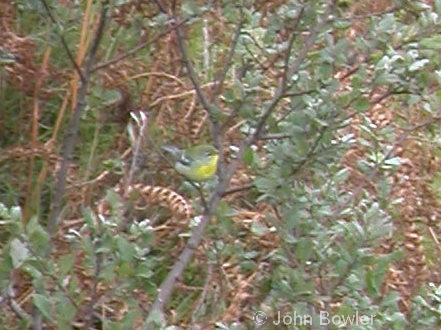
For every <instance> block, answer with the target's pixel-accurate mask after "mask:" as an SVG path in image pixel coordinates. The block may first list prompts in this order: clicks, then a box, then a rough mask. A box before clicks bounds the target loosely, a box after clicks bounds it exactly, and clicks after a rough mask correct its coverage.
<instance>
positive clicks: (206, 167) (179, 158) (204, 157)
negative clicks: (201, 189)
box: [161, 144, 219, 181]
mask: <svg viewBox="0 0 441 330" xmlns="http://www.w3.org/2000/svg"><path fill="white" fill-rule="evenodd" d="M161 149H162V150H164V151H167V152H169V153H170V154H171V155H172V156H173V158H174V159H175V166H174V167H175V170H176V171H177V172H178V173H180V174H182V175H183V176H185V177H186V178H187V179H190V180H191V181H206V180H209V179H211V178H212V177H214V175H215V174H216V170H217V161H218V158H219V154H218V151H217V150H216V148H215V147H213V146H212V145H208V144H202V145H198V146H195V147H191V148H189V149H186V150H181V149H179V148H178V147H175V146H172V145H164V146H162V148H161Z"/></svg>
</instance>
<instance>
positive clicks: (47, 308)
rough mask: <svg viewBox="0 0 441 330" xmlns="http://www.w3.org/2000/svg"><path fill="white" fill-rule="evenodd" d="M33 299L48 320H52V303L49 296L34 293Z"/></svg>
mask: <svg viewBox="0 0 441 330" xmlns="http://www.w3.org/2000/svg"><path fill="white" fill-rule="evenodd" d="M32 300H33V302H34V305H35V306H36V307H37V308H38V310H39V311H40V312H41V314H42V315H43V316H44V317H45V318H46V319H48V320H51V321H52V316H51V309H52V304H51V301H50V299H49V298H47V297H46V296H44V295H41V294H38V293H34V294H33V295H32Z"/></svg>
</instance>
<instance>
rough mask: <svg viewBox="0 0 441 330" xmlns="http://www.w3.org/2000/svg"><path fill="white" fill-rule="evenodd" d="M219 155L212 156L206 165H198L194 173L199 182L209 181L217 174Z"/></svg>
mask: <svg viewBox="0 0 441 330" xmlns="http://www.w3.org/2000/svg"><path fill="white" fill-rule="evenodd" d="M218 158H219V157H218V155H213V156H210V158H209V160H208V162H207V163H206V164H204V165H197V166H196V168H195V169H194V171H195V172H196V175H195V176H197V177H198V178H199V180H207V179H210V178H211V177H212V176H214V175H215V174H216V170H217V160H218Z"/></svg>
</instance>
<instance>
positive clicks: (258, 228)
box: [250, 221, 269, 237]
mask: <svg viewBox="0 0 441 330" xmlns="http://www.w3.org/2000/svg"><path fill="white" fill-rule="evenodd" d="M250 230H251V232H252V233H253V234H254V235H256V236H258V237H262V236H264V235H265V234H268V232H269V229H268V227H267V226H266V225H265V224H263V223H261V222H258V221H253V222H252V223H251V228H250Z"/></svg>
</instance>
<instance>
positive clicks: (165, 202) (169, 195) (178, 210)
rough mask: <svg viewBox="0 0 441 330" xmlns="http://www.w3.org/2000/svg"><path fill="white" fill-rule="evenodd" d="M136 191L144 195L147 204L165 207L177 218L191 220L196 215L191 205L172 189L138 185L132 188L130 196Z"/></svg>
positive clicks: (129, 191) (130, 188)
mask: <svg viewBox="0 0 441 330" xmlns="http://www.w3.org/2000/svg"><path fill="white" fill-rule="evenodd" d="M135 190H137V191H138V192H139V193H140V194H141V195H142V197H143V198H144V200H145V201H146V203H147V204H151V205H159V206H162V207H165V208H167V209H169V210H170V211H171V213H172V214H173V215H175V216H178V217H184V218H185V219H189V218H190V217H191V216H192V215H193V214H194V212H193V207H192V206H191V204H190V203H189V202H188V201H187V200H186V199H185V198H184V197H183V196H181V195H180V194H178V193H177V192H175V191H173V190H172V189H170V188H166V187H160V186H144V185H142V184H136V185H134V186H130V187H129V188H128V190H127V193H128V194H130V193H131V192H133V191H135Z"/></svg>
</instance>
